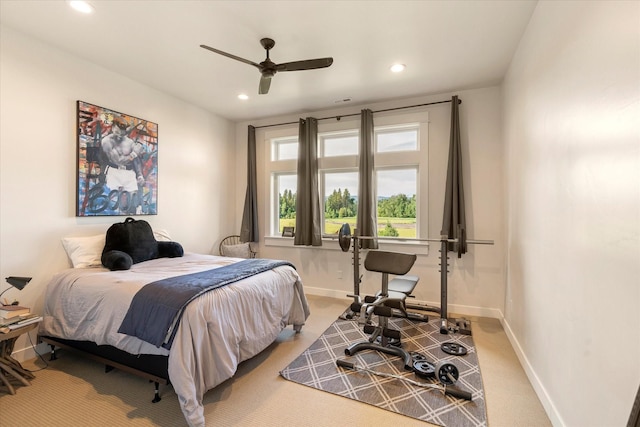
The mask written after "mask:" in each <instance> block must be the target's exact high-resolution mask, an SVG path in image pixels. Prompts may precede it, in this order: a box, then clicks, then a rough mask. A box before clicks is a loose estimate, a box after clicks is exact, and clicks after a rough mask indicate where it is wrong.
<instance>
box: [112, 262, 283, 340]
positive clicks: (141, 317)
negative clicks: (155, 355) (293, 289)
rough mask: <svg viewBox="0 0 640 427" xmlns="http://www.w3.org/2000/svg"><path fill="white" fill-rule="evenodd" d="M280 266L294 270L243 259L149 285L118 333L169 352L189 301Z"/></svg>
mask: <svg viewBox="0 0 640 427" xmlns="http://www.w3.org/2000/svg"><path fill="white" fill-rule="evenodd" d="M282 265H289V266H291V267H294V266H293V265H292V264H291V263H289V262H286V261H279V260H269V259H247V260H244V261H240V262H237V263H235V264H230V265H226V266H224V267H220V268H215V269H213V270H207V271H202V272H200V273H193V274H187V275H184V276H176V277H170V278H167V279H163V280H158V281H156V282H152V283H149V284H147V285H145V286H143V287H142V288H141V289H140V290H139V291H138V292H137V293H136V294H135V295H134V297H133V300H132V301H131V305H130V306H129V310H128V311H127V314H126V315H125V317H124V319H123V321H122V324H121V325H120V328H119V329H118V332H119V333H121V334H126V335H131V336H135V337H138V338H140V339H141V340H144V341H147V342H149V343H151V344H153V345H155V346H156V347H160V346H162V347H165V348H167V349H169V348H171V344H172V343H173V338H174V336H175V333H176V330H177V325H178V322H179V320H180V317H181V316H182V313H183V311H184V307H185V306H186V305H187V304H188V303H189V302H190V301H192V300H193V299H195V298H196V297H198V296H199V295H202V294H203V293H205V292H209V291H212V290H214V289H216V288H219V287H222V286H226V285H229V284H231V283H234V282H237V281H240V280H242V279H245V278H247V277H250V276H253V275H256V274H259V273H262V272H264V271H267V270H271V269H274V268H276V267H279V266H282ZM294 268H295V267H294ZM167 336H168V339H167ZM165 341H166V342H165Z"/></svg>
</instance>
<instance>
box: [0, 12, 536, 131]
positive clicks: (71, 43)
mask: <svg viewBox="0 0 640 427" xmlns="http://www.w3.org/2000/svg"><path fill="white" fill-rule="evenodd" d="M90 3H91V4H92V5H93V6H94V8H95V12H94V13H93V14H91V15H82V14H80V13H78V12H76V11H74V10H72V9H71V8H70V7H69V6H68V4H67V2H66V1H63V0H54V1H52V0H46V1H22V0H0V22H1V23H2V25H5V26H7V27H10V28H13V29H15V30H18V31H20V32H23V33H26V34H28V35H31V36H33V37H35V38H37V39H40V40H43V41H45V42H46V43H48V44H51V45H53V46H56V47H58V48H61V49H63V50H65V51H67V52H70V53H72V54H74V55H76V56H78V57H81V58H84V59H86V60H89V61H91V62H93V63H96V64H99V65H101V66H102V67H104V68H107V69H109V70H112V71H115V72H117V73H119V74H122V75H125V76H127V77H129V78H131V79H133V80H136V81H138V82H140V83H143V84H145V85H148V86H151V87H153V88H156V89H158V90H160V91H162V92H165V93H168V94H171V95H173V96H175V97H177V98H180V99H182V100H184V101H187V102H189V103H191V104H194V105H197V106H200V107H202V108H204V109H206V110H209V111H211V112H213V113H215V114H218V115H220V116H222V117H225V118H228V119H230V120H234V121H240V120H249V119H258V118H264V117H270V116H276V115H282V114H288V113H295V112H304V111H311V110H321V109H326V108H331V107H335V106H337V105H336V101H338V100H343V99H345V98H351V101H350V102H351V103H353V104H363V103H367V102H373V101H381V100H386V99H397V98H403V97H413V96H418V95H429V94H437V93H443V92H452V91H457V90H463V89H471V88H477V87H486V86H490V85H495V84H499V83H500V82H501V80H502V78H503V76H504V74H505V71H506V69H507V67H508V65H509V62H510V61H511V58H512V56H513V54H514V51H515V49H516V47H517V45H518V42H519V41H520V38H521V36H522V34H523V32H524V30H525V28H526V26H527V23H528V22H529V18H530V17H531V14H532V12H533V9H534V8H535V4H536V1H519V0H511V1H508V0H505V1H484V0H472V1H337V0H334V1H307V0H299V1H188V0H184V1H168V0H164V1H159V0H154V1H149V0H144V1H139V0H129V1H107V0H102V1H99V0H90ZM263 37H270V38H272V39H274V40H275V41H276V45H275V47H274V48H273V49H272V51H271V59H272V60H273V61H274V62H276V63H282V62H290V61H297V60H302V59H312V58H319V57H327V56H331V57H333V58H334V63H333V65H332V66H331V67H329V68H325V69H320V70H308V71H295V72H282V73H278V74H277V75H276V76H275V77H274V78H273V81H272V84H271V89H270V91H269V93H268V94H266V95H258V82H259V79H260V73H259V71H258V70H257V69H256V68H254V67H252V66H250V65H247V64H244V63H242V62H239V61H235V60H232V59H229V58H226V57H224V56H221V55H217V54H215V53H212V52H209V51H206V50H204V49H202V48H200V47H199V45H200V44H206V45H209V46H212V47H215V48H217V49H219V50H223V51H225V52H228V53H232V54H234V55H236V56H240V57H242V58H246V59H248V60H250V61H253V62H257V63H259V62H261V61H263V60H264V58H265V51H264V49H263V48H262V46H260V43H259V40H260V39H261V38H263ZM395 62H401V63H404V64H406V65H407V69H406V70H405V71H404V72H403V73H400V74H394V73H391V72H390V71H389V67H390V66H391V65H392V64H393V63H395ZM241 92H244V93H247V94H248V95H249V97H250V98H249V100H247V101H240V100H239V99H238V98H237V95H238V94H239V93H241ZM341 105H342V106H344V105H345V104H344V103H342V104H341Z"/></svg>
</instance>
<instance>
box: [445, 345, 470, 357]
mask: <svg viewBox="0 0 640 427" xmlns="http://www.w3.org/2000/svg"><path fill="white" fill-rule="evenodd" d="M440 348H441V349H442V351H444V352H445V353H447V354H452V355H454V356H464V355H465V354H467V348H466V347H465V346H463V345H462V344H458V343H455V342H445V343H442V345H441V346H440Z"/></svg>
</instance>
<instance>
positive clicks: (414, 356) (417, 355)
mask: <svg viewBox="0 0 640 427" xmlns="http://www.w3.org/2000/svg"><path fill="white" fill-rule="evenodd" d="M409 354H410V355H411V359H413V362H414V363H415V362H419V361H421V360H427V356H425V355H424V354H422V353H418V352H417V351H410V352H409Z"/></svg>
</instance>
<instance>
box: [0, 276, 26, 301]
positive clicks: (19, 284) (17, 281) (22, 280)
mask: <svg viewBox="0 0 640 427" xmlns="http://www.w3.org/2000/svg"><path fill="white" fill-rule="evenodd" d="M6 281H7V283H9V284H10V285H11V286H13V287H14V288H17V289H18V290H20V291H21V290H22V289H24V287H25V286H27V283H29V282H30V281H31V277H18V276H9V277H7V278H6ZM9 289H11V288H7V289H5V290H4V291H2V293H0V298H2V295H3V294H4V293H5V292H7V291H8V290H9ZM0 301H1V300H0Z"/></svg>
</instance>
